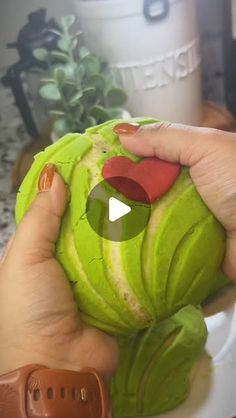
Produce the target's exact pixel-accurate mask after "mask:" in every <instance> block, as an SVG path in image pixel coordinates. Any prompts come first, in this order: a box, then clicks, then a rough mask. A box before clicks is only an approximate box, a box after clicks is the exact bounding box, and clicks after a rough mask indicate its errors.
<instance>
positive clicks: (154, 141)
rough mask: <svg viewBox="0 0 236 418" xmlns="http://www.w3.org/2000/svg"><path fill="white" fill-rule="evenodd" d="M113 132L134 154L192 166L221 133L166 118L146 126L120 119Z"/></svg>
mask: <svg viewBox="0 0 236 418" xmlns="http://www.w3.org/2000/svg"><path fill="white" fill-rule="evenodd" d="M114 132H115V133H116V134H118V135H119V138H120V141H121V143H122V145H123V146H124V147H125V148H127V149H128V150H129V151H131V152H132V153H133V154H136V155H140V156H142V157H158V158H160V159H162V160H166V161H170V162H178V163H180V164H182V165H186V166H190V167H192V166H193V165H194V164H196V163H197V162H198V161H199V160H200V159H201V158H202V157H203V156H204V155H206V153H207V152H208V150H209V149H210V147H212V144H213V142H214V143H215V141H216V140H217V138H218V137H219V134H220V131H217V130H215V129H206V128H195V127H193V126H187V125H180V124H171V123H165V122H163V123H155V124H150V125H144V126H140V125H138V124H128V123H120V124H118V125H116V126H115V127H114Z"/></svg>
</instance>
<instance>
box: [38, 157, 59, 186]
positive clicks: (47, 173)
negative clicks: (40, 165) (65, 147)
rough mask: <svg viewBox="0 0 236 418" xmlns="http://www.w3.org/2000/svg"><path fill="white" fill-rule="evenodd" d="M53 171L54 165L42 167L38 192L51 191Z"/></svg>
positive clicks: (54, 169)
mask: <svg viewBox="0 0 236 418" xmlns="http://www.w3.org/2000/svg"><path fill="white" fill-rule="evenodd" d="M55 171H56V167H55V165H54V164H47V165H46V166H45V167H44V169H43V171H42V173H41V175H40V177H39V182H38V189H39V191H40V192H46V191H48V190H50V189H51V187H52V182H53V177H54V174H55Z"/></svg>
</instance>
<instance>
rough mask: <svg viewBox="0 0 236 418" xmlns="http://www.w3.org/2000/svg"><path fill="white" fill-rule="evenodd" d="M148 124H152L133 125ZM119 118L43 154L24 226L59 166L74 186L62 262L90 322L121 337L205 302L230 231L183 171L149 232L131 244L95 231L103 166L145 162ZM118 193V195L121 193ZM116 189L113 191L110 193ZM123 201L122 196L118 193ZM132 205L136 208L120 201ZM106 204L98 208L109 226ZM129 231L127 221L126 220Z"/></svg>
mask: <svg viewBox="0 0 236 418" xmlns="http://www.w3.org/2000/svg"><path fill="white" fill-rule="evenodd" d="M133 121H138V122H139V123H140V124H144V123H151V122H153V121H152V120H150V119H140V120H139V119H138V120H136V119H134V120H133V119H131V120H129V122H133ZM117 123H118V121H117V120H115V121H109V122H106V123H105V124H103V125H100V126H96V127H91V128H89V129H87V131H86V132H85V134H81V135H80V134H69V135H66V136H65V137H64V138H62V139H61V140H59V141H58V142H57V143H55V144H53V145H51V146H49V147H48V148H46V150H45V151H44V152H41V153H40V154H38V155H37V156H36V158H35V162H34V164H33V166H32V168H31V169H30V171H29V173H28V175H27V176H26V178H25V180H24V182H23V184H22V186H21V188H20V191H19V194H18V197H17V206H16V217H17V222H19V221H20V219H21V218H22V217H23V215H24V213H25V212H26V211H27V209H28V207H29V205H30V203H31V201H32V199H33V198H34V196H35V195H36V193H37V184H38V177H39V175H40V172H41V171H42V168H43V167H44V165H45V164H46V163H54V164H55V165H56V167H57V170H58V172H59V173H60V174H61V176H62V178H63V179H64V181H65V182H66V183H67V184H68V186H69V188H70V195H71V199H70V203H69V205H68V208H67V211H66V213H65V215H64V217H63V221H62V226H61V233H60V236H59V239H58V242H57V247H56V257H57V258H58V260H59V261H60V263H61V265H62V266H63V268H64V270H65V271H66V273H67V276H68V278H69V280H70V281H71V283H72V284H73V292H74V295H75V298H76V300H77V302H78V306H79V307H80V312H81V316H82V318H83V320H84V321H85V322H87V323H89V324H92V325H94V326H97V327H98V328H100V329H102V330H105V331H107V332H110V333H113V334H125V333H129V332H134V331H137V330H140V329H144V328H146V327H148V326H150V325H151V324H155V323H156V322H157V321H160V320H162V319H164V318H167V317H169V316H170V315H172V314H173V313H175V312H176V311H177V310H179V309H181V308H182V307H183V306H186V305H188V304H191V305H195V306H196V305H198V304H200V303H201V302H202V301H203V300H204V299H205V298H206V297H207V296H208V295H209V294H210V293H211V291H212V289H213V288H216V287H217V280H218V279H217V277H218V272H219V268H220V265H221V263H222V260H223V257H224V249H225V232H224V229H223V228H222V226H221V225H220V224H219V222H218V221H217V220H216V219H215V217H214V216H213V214H212V213H211V212H210V211H209V209H208V208H207V207H206V205H205V204H204V202H203V201H202V199H201V197H200V196H199V194H198V192H197V190H196V188H195V186H194V184H193V183H192V181H191V177H190V176H189V172H188V170H187V169H186V168H183V170H182V172H181V174H180V175H179V177H178V179H177V181H176V182H175V184H174V185H173V186H172V188H171V189H170V190H169V191H168V193H166V195H165V196H163V197H162V198H161V199H160V200H157V201H156V202H154V203H153V204H152V210H151V216H150V220H149V223H148V225H147V227H146V229H145V230H144V231H143V232H141V233H140V234H139V235H137V236H136V237H134V238H132V239H131V240H127V241H123V242H120V243H119V242H114V241H112V240H110V241H109V240H105V239H103V238H102V237H101V236H99V235H98V234H97V233H96V232H95V231H94V230H93V229H92V228H91V226H90V224H89V221H88V215H89V213H88V211H91V210H93V206H91V207H89V209H88V210H87V198H88V196H89V193H90V191H91V189H92V188H93V187H94V185H96V184H97V183H99V182H100V181H101V180H103V178H102V173H101V170H102V166H103V164H104V161H105V160H106V159H109V158H111V157H112V156H115V155H123V156H126V157H128V158H130V159H132V160H133V161H136V162H138V161H140V158H138V157H137V156H134V155H132V154H130V153H129V152H128V151H127V150H125V149H124V148H123V147H122V146H121V144H120V142H119V138H118V136H117V135H116V134H115V133H114V132H113V127H114V126H115V125H116V124H117ZM109 187H110V195H112V193H114V189H112V187H111V186H109V185H108V184H107V188H109ZM107 190H108V189H107ZM118 196H119V195H118ZM120 198H121V199H123V201H124V203H127V205H129V206H130V205H132V204H133V205H134V204H135V202H131V201H130V200H128V199H124V197H123V196H120ZM103 205H105V203H104V202H101V205H99V207H97V208H96V214H95V215H96V216H97V217H98V218H99V220H100V221H99V222H100V223H101V224H102V220H104V216H103V214H104V212H103ZM120 222H121V227H122V228H123V229H125V228H126V217H124V218H122V219H121V221H120Z"/></svg>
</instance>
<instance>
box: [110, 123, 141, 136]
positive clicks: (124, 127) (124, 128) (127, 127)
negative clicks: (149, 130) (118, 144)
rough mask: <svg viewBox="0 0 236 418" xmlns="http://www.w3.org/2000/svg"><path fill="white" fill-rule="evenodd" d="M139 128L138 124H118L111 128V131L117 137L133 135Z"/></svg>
mask: <svg viewBox="0 0 236 418" xmlns="http://www.w3.org/2000/svg"><path fill="white" fill-rule="evenodd" d="M139 128H140V125H139V124H138V123H118V125H116V126H115V127H114V128H113V131H114V132H115V133H116V134H117V135H122V134H124V135H134V134H135V133H136V132H137V131H138V130H139Z"/></svg>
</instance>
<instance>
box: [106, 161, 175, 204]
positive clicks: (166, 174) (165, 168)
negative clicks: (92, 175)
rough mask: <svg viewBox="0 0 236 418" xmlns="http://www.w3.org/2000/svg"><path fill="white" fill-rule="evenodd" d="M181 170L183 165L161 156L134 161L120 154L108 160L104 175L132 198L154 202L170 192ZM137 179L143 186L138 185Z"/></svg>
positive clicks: (114, 185)
mask: <svg viewBox="0 0 236 418" xmlns="http://www.w3.org/2000/svg"><path fill="white" fill-rule="evenodd" d="M180 171H181V166H180V165H179V164H175V163H169V162H168V161H163V160H160V159H159V158H154V157H153V158H145V159H143V160H142V161H141V162H139V163H134V162H133V161H132V160H130V159H129V158H127V157H122V156H120V157H112V158H110V159H109V160H107V161H106V162H105V164H104V166H103V170H102V175H103V177H104V179H105V180H106V181H107V182H108V183H109V184H111V186H113V187H114V188H115V189H116V190H117V191H119V192H120V193H122V194H123V195H124V196H125V197H127V198H128V199H130V200H135V201H138V202H145V203H146V202H148V203H153V202H155V201H156V200H157V199H160V198H161V197H162V196H163V195H164V194H165V193H166V192H168V190H169V189H170V188H171V187H172V186H173V184H174V183H175V181H176V179H177V177H178V176H179V174H180ZM134 182H135V183H136V184H138V185H140V186H141V187H138V186H137V187H134V186H135V183H134ZM142 190H144V191H145V194H144V193H143V192H142Z"/></svg>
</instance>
